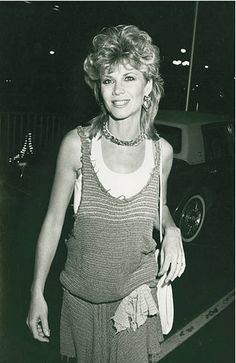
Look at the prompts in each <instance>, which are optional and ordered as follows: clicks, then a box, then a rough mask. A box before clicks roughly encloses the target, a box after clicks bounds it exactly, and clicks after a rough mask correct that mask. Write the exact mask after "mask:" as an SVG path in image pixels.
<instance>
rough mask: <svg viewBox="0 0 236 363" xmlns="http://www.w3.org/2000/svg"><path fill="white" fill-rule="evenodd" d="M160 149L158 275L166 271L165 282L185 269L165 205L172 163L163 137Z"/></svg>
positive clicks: (177, 236) (178, 236) (178, 238)
mask: <svg viewBox="0 0 236 363" xmlns="http://www.w3.org/2000/svg"><path fill="white" fill-rule="evenodd" d="M161 151H162V186H161V187H162V228H163V231H164V238H163V242H162V248H161V254H160V259H161V261H160V262H161V268H160V271H159V274H158V275H159V276H162V275H164V274H165V273H167V277H166V280H165V282H166V283H168V282H169V281H174V279H175V278H176V277H177V276H178V277H180V276H181V275H182V273H183V272H184V269H185V255H184V250H183V244H182V239H181V233H180V229H179V228H177V227H176V225H175V222H174V220H173V218H172V216H171V214H170V211H169V208H168V206H167V181H168V177H169V174H170V171H171V167H172V163H173V149H172V146H171V145H170V144H169V143H168V142H167V141H166V140H164V139H161Z"/></svg>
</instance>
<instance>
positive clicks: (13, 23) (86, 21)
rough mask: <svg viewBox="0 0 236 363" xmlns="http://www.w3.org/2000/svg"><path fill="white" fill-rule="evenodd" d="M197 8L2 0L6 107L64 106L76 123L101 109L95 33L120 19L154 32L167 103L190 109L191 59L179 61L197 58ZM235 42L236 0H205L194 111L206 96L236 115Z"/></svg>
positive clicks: (207, 104)
mask: <svg viewBox="0 0 236 363" xmlns="http://www.w3.org/2000/svg"><path fill="white" fill-rule="evenodd" d="M194 7H195V2H194V1H186V2H182V1H150V2H148V1H147V2H142V1H137V2H136V1H119V2H116V1H108V2H102V1H101V2H100V1H98V2H95V1H89V2H84V1H82V2H80V1H67V2H66V1H60V2H50V1H42V2H37V1H31V2H30V1H28V2H26V1H19V2H10V1H9V2H1V4H0V52H1V53H0V110H1V111H27V112H28V111H33V112H59V113H63V114H64V115H67V116H68V123H69V124H70V123H71V125H74V122H75V123H78V120H80V121H79V122H83V121H87V120H88V118H90V117H92V116H94V115H95V114H96V112H97V106H96V105H95V102H94V100H93V95H92V92H91V91H90V90H89V89H88V87H87V86H86V85H85V82H84V79H83V70H82V67H83V61H84V59H85V57H86V55H87V54H88V52H89V47H90V43H91V40H92V38H93V36H94V35H95V34H96V33H97V32H98V31H99V30H100V29H101V28H102V27H104V26H111V25H117V24H134V25H137V26H138V27H140V28H141V29H143V30H146V31H147V32H148V33H149V34H150V35H151V36H152V38H153V40H154V43H156V44H157V45H159V47H160V50H161V58H162V63H161V74H162V76H163V78H164V81H165V97H164V98H163V100H162V101H161V105H160V108H161V109H179V110H184V109H185V102H186V92H187V91H186V90H187V81H188V71H189V66H185V67H184V66H182V65H180V66H176V65H174V64H172V61H173V60H178V59H180V60H182V61H184V60H188V61H190V52H191V42H192V32H193V21H194ZM234 42H235V40H234V2H233V1H200V2H199V11H198V22H197V32H196V44H195V52H194V63H193V72H192V83H191V95H190V104H189V110H196V107H197V103H198V110H199V111H202V112H213V113H227V114H231V115H234V76H235V75H234ZM181 48H185V49H186V50H187V52H186V53H185V54H182V53H181V52H180V49H181ZM50 50H53V51H54V52H55V54H53V55H51V54H50V53H49V52H50ZM205 65H208V67H209V68H208V69H206V68H204V66H205ZM196 84H197V85H198V86H197V87H196ZM68 126H69V125H68Z"/></svg>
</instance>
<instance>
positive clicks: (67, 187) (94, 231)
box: [27, 25, 185, 363]
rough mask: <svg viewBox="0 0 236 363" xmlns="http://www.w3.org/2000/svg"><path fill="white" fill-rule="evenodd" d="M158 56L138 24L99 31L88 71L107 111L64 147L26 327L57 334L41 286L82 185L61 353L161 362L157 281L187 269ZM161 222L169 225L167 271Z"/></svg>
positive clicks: (64, 279)
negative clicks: (162, 122)
mask: <svg viewBox="0 0 236 363" xmlns="http://www.w3.org/2000/svg"><path fill="white" fill-rule="evenodd" d="M159 61H160V58H159V50H158V48H157V47H156V46H155V45H153V44H152V40H151V38H150V37H149V35H148V34H147V33H146V32H144V31H140V30H139V29H138V28H137V27H135V26H131V25H130V26H123V25H119V26H116V27H111V28H106V29H103V31H102V32H101V33H100V34H98V35H97V36H95V38H94V39H93V50H92V52H91V54H89V56H88V57H87V58H86V60H85V62H84V70H85V73H86V77H85V79H86V81H87V83H88V85H89V86H90V87H91V88H92V89H93V91H94V94H95V97H96V100H97V101H98V102H99V104H100V105H101V114H100V115H99V116H97V117H96V118H94V119H93V120H92V122H91V125H90V126H88V127H86V128H82V127H78V128H77V129H75V130H72V131H70V132H69V133H68V134H67V135H66V136H65V138H64V140H63V142H62V145H61V148H60V151H59V155H58V160H57V168H56V174H55V180H54V184H53V188H52V193H51V198H50V203H49V207H48V211H47V214H46V217H45V220H44V223H43V226H42V229H41V232H40V235H39V239H38V245H37V252H36V262H35V274H34V280H33V284H32V289H31V291H32V298H31V304H30V309H29V313H28V318H27V324H28V326H29V328H30V329H31V331H32V333H33V336H34V338H35V339H37V340H39V341H42V342H48V341H49V336H50V332H49V327H48V320H47V304H46V302H45V300H44V297H43V290H44V285H45V281H46V277H47V275H48V272H49V268H50V265H51V263H52V260H53V257H54V255H55V252H56V248H57V245H58V241H59V238H60V234H61V229H62V225H63V221H64V216H65V212H66V208H67V206H68V203H69V201H70V198H71V196H72V193H73V190H74V191H75V193H74V208H75V211H76V215H75V223H74V228H73V231H72V234H71V236H70V238H69V240H68V241H67V242H66V243H67V247H68V255H67V260H66V264H65V268H64V270H63V271H62V273H61V277H60V280H61V283H62V285H63V290H64V295H63V305H62V313H61V354H62V356H66V357H67V358H73V357H76V359H77V362H88V363H91V362H96V363H97V362H102V363H104V362H110V363H113V362H117V363H121V362H124V363H126V362H136V363H138V362H140V363H145V362H148V361H149V360H150V359H151V360H152V361H158V354H159V352H160V343H161V341H162V340H163V336H162V331H161V324H160V317H159V314H158V304H157V301H156V285H157V281H158V278H160V276H163V275H164V274H166V277H165V283H166V284H168V283H169V282H170V281H173V280H174V279H175V278H176V277H177V276H180V275H181V274H182V273H183V271H184V269H185V258H184V252H183V247H182V241H181V238H180V233H179V229H178V228H177V227H176V226H175V223H174V221H173V219H172V217H171V215H170V212H169V209H168V207H167V205H166V190H167V178H168V175H169V173H170V170H171V165H172V159H173V152H172V148H171V146H170V145H169V144H168V143H167V141H165V140H164V139H162V138H159V136H158V135H157V134H156V132H155V130H154V126H153V121H154V116H155V115H156V113H157V110H158V104H159V100H160V98H161V95H162V92H163V87H162V79H161V77H160V74H159ZM160 152H161V154H160ZM160 155H162V170H161V172H162V182H161V185H160V186H159V183H160ZM160 189H161V190H162V195H163V197H162V208H161V209H162V221H161V225H160V223H159V192H160ZM154 227H156V228H158V229H160V228H162V229H163V232H164V238H163V242H162V248H161V255H160V268H159V272H158V266H157V262H156V259H155V249H156V244H155V241H154V240H153V239H152V232H153V228H154Z"/></svg>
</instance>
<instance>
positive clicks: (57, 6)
mask: <svg viewBox="0 0 236 363" xmlns="http://www.w3.org/2000/svg"><path fill="white" fill-rule="evenodd" d="M52 10H54V11H60V6H59V5H53V7H52Z"/></svg>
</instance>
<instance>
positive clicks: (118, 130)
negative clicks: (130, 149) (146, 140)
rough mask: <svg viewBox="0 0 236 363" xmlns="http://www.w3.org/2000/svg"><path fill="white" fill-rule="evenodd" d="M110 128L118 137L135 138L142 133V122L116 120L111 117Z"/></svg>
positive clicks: (124, 138) (122, 138)
mask: <svg viewBox="0 0 236 363" xmlns="http://www.w3.org/2000/svg"><path fill="white" fill-rule="evenodd" d="M108 129H109V131H110V132H111V133H112V135H114V136H115V137H117V138H118V139H121V140H127V141H128V140H133V139H135V138H136V137H137V136H138V135H140V132H141V130H140V122H131V121H128V120H120V121H115V120H112V119H109V121H108Z"/></svg>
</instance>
